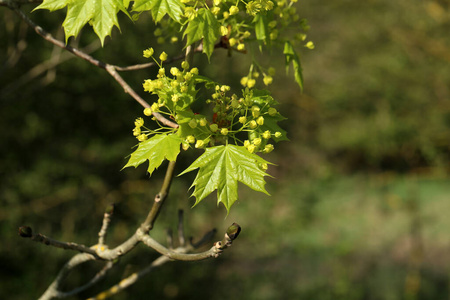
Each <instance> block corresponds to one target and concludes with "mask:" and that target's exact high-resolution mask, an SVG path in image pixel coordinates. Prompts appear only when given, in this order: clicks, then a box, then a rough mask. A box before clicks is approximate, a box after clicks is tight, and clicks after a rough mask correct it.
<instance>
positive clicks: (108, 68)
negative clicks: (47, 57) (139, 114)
mask: <svg viewBox="0 0 450 300" xmlns="http://www.w3.org/2000/svg"><path fill="white" fill-rule="evenodd" d="M0 1H5V0H0ZM5 6H8V7H9V8H10V9H11V10H13V11H14V12H15V13H16V14H17V15H19V17H20V18H21V19H22V20H24V21H25V22H26V23H27V24H28V25H29V26H31V27H32V28H33V29H34V31H35V32H36V33H37V34H38V35H40V36H41V37H43V38H44V39H45V40H46V41H48V42H50V43H52V44H54V45H56V46H58V47H60V48H62V49H65V50H67V51H69V52H71V53H73V54H74V55H76V56H78V57H80V58H82V59H84V60H86V61H87V62H89V63H91V64H92V65H94V66H97V67H99V68H102V69H106V71H108V73H109V74H110V75H111V76H112V77H113V78H114V79H115V80H116V81H117V82H118V83H119V84H120V85H121V86H122V88H123V89H124V91H125V93H127V94H129V95H130V96H131V97H133V98H134V100H136V101H137V102H138V103H139V104H141V105H142V106H143V107H145V108H147V107H150V105H149V104H148V103H147V102H146V101H145V100H144V99H142V98H141V97H140V96H139V95H138V94H137V93H136V92H135V91H134V90H133V89H132V88H131V87H130V86H129V85H128V83H126V82H125V80H124V79H123V78H122V77H121V76H120V75H119V74H118V73H117V71H116V69H117V68H119V69H120V67H117V66H115V65H111V64H107V63H105V62H103V61H100V60H98V59H96V58H94V57H92V56H90V55H89V54H87V53H85V52H83V51H81V50H78V49H77V48H74V47H71V46H70V45H66V44H64V42H62V41H60V40H58V39H56V38H54V37H53V36H52V35H51V34H50V33H48V32H47V31H45V30H44V29H43V28H42V27H41V26H39V25H37V24H35V23H34V22H33V21H32V20H31V19H30V18H28V17H27V15H25V14H24V13H23V12H22V11H21V10H20V9H19V8H18V7H17V4H14V2H12V1H6V3H5ZM122 69H123V68H122ZM153 116H154V117H155V118H156V119H157V120H158V121H160V122H161V123H163V124H164V125H166V126H169V127H172V128H178V124H176V123H174V122H172V121H170V120H168V119H166V118H165V117H163V116H162V115H161V114H159V113H157V112H153Z"/></svg>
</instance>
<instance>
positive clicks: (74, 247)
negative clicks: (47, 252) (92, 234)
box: [23, 229, 100, 259]
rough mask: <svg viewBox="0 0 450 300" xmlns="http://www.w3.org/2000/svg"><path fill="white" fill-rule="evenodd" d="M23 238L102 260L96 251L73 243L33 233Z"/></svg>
mask: <svg viewBox="0 0 450 300" xmlns="http://www.w3.org/2000/svg"><path fill="white" fill-rule="evenodd" d="M30 230H31V229H30ZM23 237H27V238H30V239H31V240H32V241H34V242H38V243H42V244H44V245H47V246H53V247H56V248H61V249H65V250H75V251H79V252H82V253H87V254H90V255H93V256H94V257H95V258H96V259H100V256H98V254H97V252H96V251H95V250H94V249H92V248H89V247H86V246H85V245H81V244H77V243H72V242H69V243H66V242H60V241H57V240H54V239H52V238H49V237H47V236H45V235H43V234H40V233H38V234H33V233H31V234H30V235H29V236H23Z"/></svg>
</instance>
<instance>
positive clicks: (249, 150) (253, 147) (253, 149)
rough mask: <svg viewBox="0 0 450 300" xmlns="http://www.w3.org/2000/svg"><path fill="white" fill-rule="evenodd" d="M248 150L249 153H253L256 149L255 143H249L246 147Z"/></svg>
mask: <svg viewBox="0 0 450 300" xmlns="http://www.w3.org/2000/svg"><path fill="white" fill-rule="evenodd" d="M247 150H248V152H250V153H254V152H255V151H256V146H255V145H249V146H248V147H247Z"/></svg>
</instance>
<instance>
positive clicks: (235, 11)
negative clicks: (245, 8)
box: [229, 5, 239, 16]
mask: <svg viewBox="0 0 450 300" xmlns="http://www.w3.org/2000/svg"><path fill="white" fill-rule="evenodd" d="M229 12H230V16H232V15H235V14H237V13H238V12H239V8H238V7H237V6H236V5H233V6H231V7H230V10H229Z"/></svg>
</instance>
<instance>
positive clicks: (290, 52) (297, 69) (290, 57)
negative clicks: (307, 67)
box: [283, 42, 303, 90]
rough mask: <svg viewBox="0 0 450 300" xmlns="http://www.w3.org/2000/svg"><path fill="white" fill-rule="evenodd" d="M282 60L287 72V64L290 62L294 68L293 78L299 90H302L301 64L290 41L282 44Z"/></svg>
mask: <svg viewBox="0 0 450 300" xmlns="http://www.w3.org/2000/svg"><path fill="white" fill-rule="evenodd" d="M283 54H284V58H285V60H284V62H285V65H286V72H289V65H290V63H291V62H292V67H293V68H294V78H295V81H296V82H297V84H298V86H299V87H300V89H301V90H303V74H302V65H301V64H300V59H299V58H298V55H297V52H295V50H294V47H292V44H291V43H290V42H286V43H285V44H284V51H283Z"/></svg>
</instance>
